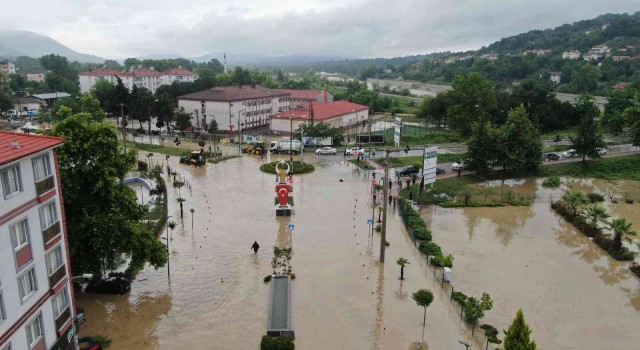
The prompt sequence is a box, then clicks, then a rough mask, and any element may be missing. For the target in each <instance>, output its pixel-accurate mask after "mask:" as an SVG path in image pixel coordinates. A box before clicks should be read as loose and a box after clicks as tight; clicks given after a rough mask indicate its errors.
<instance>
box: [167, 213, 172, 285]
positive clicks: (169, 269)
mask: <svg viewBox="0 0 640 350" xmlns="http://www.w3.org/2000/svg"><path fill="white" fill-rule="evenodd" d="M170 217H173V215H169V216H167V277H168V278H169V283H171V253H170V252H169V225H170V222H169V218H170Z"/></svg>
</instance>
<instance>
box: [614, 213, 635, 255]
mask: <svg viewBox="0 0 640 350" xmlns="http://www.w3.org/2000/svg"><path fill="white" fill-rule="evenodd" d="M609 228H610V229H612V230H613V233H614V234H615V236H614V237H613V242H614V245H615V247H616V249H617V250H618V251H620V249H622V239H623V238H627V239H628V237H627V236H635V235H636V232H635V231H631V223H630V222H629V221H627V219H625V218H617V219H614V220H613V221H611V223H610V224H609Z"/></svg>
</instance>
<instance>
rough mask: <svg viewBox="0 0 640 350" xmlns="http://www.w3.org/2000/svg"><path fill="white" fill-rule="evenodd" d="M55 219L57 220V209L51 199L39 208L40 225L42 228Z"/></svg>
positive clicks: (49, 224)
mask: <svg viewBox="0 0 640 350" xmlns="http://www.w3.org/2000/svg"><path fill="white" fill-rule="evenodd" d="M56 221H58V211H57V210H56V203H55V202H54V201H51V202H49V203H47V204H45V205H44V206H42V207H41V208H40V226H42V229H43V230H44V229H45V228H47V227H49V226H51V225H52V224H53V223H55V222H56Z"/></svg>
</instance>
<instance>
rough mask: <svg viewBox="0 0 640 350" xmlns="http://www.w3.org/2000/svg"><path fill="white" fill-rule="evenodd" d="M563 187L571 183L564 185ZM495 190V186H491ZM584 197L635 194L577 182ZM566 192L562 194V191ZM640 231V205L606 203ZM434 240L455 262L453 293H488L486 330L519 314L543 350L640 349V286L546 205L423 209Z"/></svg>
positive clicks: (519, 185) (520, 187)
mask: <svg viewBox="0 0 640 350" xmlns="http://www.w3.org/2000/svg"><path fill="white" fill-rule="evenodd" d="M563 180H566V179H563ZM537 182H538V183H536V181H535V180H527V181H520V182H518V181H514V182H511V183H510V185H511V186H509V187H510V188H511V190H514V191H515V192H521V193H525V192H530V191H531V190H533V191H535V190H538V198H540V197H544V196H548V195H552V196H553V197H554V198H556V199H557V198H559V196H561V191H560V190H549V189H542V188H540V187H539V183H540V180H538V181H537ZM492 185H497V184H495V183H494V184H492ZM569 186H572V187H578V188H580V189H581V190H584V191H594V190H595V191H597V192H599V193H605V192H607V191H614V192H618V191H620V189H625V190H627V191H631V190H634V189H635V190H637V188H638V184H637V183H633V182H624V181H622V182H619V183H612V182H607V181H602V180H589V181H585V180H575V181H571V182H569ZM563 187H565V186H563ZM604 205H605V207H607V209H608V210H609V212H610V213H611V214H612V215H614V216H624V217H626V218H627V219H629V220H630V221H632V222H633V223H634V227H633V229H635V230H638V229H640V226H639V225H640V222H638V218H639V217H640V215H638V213H639V212H640V205H638V204H637V203H635V204H625V203H622V204H621V203H618V204H612V203H608V202H606V203H604ZM422 216H423V218H425V221H426V222H427V223H431V228H432V230H433V239H434V241H435V242H438V243H439V244H440V245H441V246H442V248H443V250H444V251H446V252H448V253H452V254H453V255H454V256H455V258H456V259H455V261H454V268H453V271H454V282H453V284H454V286H455V287H456V289H457V290H461V291H463V292H465V293H466V294H467V295H469V294H470V295H480V294H481V293H482V292H485V291H486V292H488V293H489V294H491V296H492V298H493V299H494V307H493V310H491V311H489V312H487V314H486V317H485V319H484V322H487V323H490V324H493V325H495V326H496V328H498V329H505V328H506V327H507V326H508V324H509V323H510V322H511V320H512V319H513V317H514V316H515V313H516V311H517V310H518V308H520V307H522V309H523V311H524V314H525V317H526V319H527V321H528V322H529V324H530V326H531V327H532V329H533V337H534V339H535V340H536V343H537V344H538V346H539V347H540V348H545V349H581V350H588V349H594V350H595V349H635V348H637V347H638V344H640V334H638V332H637V330H638V327H639V326H640V280H639V279H638V278H637V277H635V276H633V274H632V273H631V272H630V271H629V269H628V266H629V263H628V262H618V261H616V260H613V259H611V258H610V257H609V255H608V254H607V253H606V252H604V251H602V250H601V249H600V248H599V247H597V246H596V245H595V244H594V243H593V242H591V241H590V240H589V239H588V238H587V237H585V236H584V235H583V234H582V233H580V232H578V231H577V230H575V229H574V228H573V226H572V225H571V224H568V223H567V222H566V221H565V220H564V219H562V218H560V217H559V216H558V215H556V214H555V213H554V212H553V211H552V210H551V209H550V208H549V204H548V203H544V201H542V202H536V203H535V204H533V205H532V206H530V207H504V208H499V209H496V208H466V209H445V208H439V207H438V208H434V207H429V208H425V209H423V211H422Z"/></svg>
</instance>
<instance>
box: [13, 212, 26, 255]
mask: <svg viewBox="0 0 640 350" xmlns="http://www.w3.org/2000/svg"><path fill="white" fill-rule="evenodd" d="M9 231H10V232H11V243H12V244H13V250H14V251H18V250H20V249H22V247H24V246H25V245H26V244H27V243H29V226H28V225H27V219H24V220H22V221H20V222H18V223H16V224H14V225H12V226H10V227H9Z"/></svg>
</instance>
